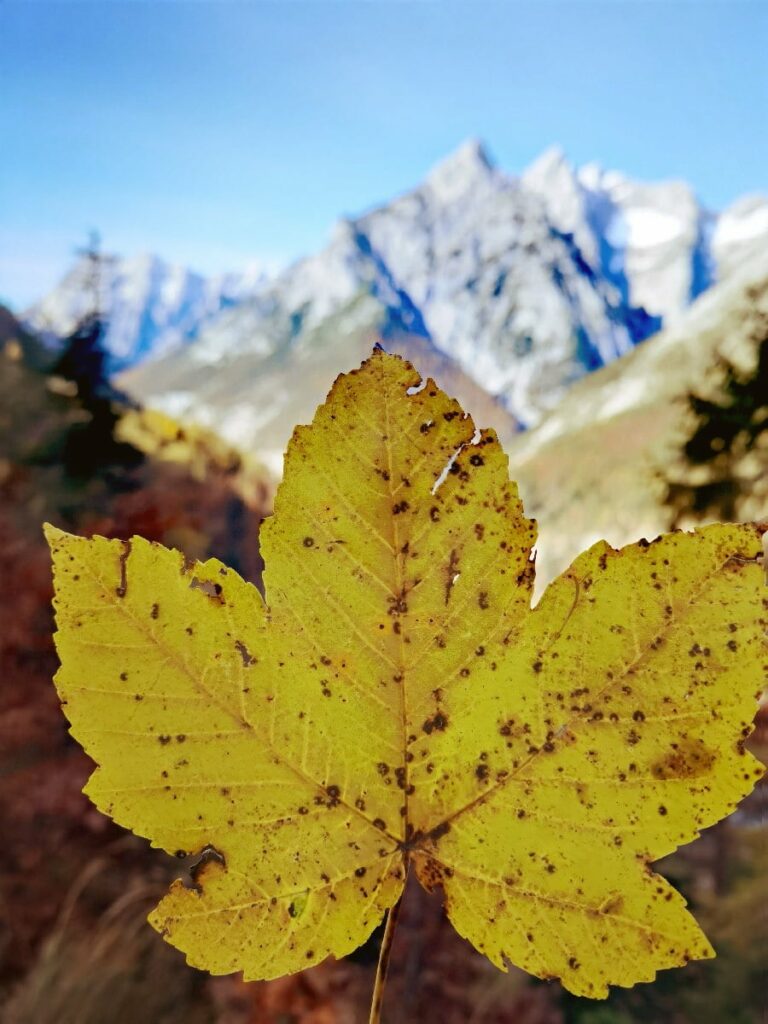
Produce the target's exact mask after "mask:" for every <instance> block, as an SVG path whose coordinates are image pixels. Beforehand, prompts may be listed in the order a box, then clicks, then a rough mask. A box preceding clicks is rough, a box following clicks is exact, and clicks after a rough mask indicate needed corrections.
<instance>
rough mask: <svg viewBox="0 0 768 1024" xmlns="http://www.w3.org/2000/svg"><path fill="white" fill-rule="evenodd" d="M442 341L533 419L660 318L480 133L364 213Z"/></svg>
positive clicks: (365, 227)
mask: <svg viewBox="0 0 768 1024" xmlns="http://www.w3.org/2000/svg"><path fill="white" fill-rule="evenodd" d="M355 224H356V225H357V228H358V230H359V231H360V233H361V234H363V235H364V236H366V237H367V238H368V239H369V241H370V244H371V246H372V248H373V250H375V251H376V252H377V253H378V254H379V255H380V256H381V258H382V260H383V261H384V263H385V264H386V266H387V267H388V268H389V269H390V271H391V273H392V276H393V278H394V280H395V281H397V282H398V283H399V285H400V286H401V287H402V288H403V289H405V290H407V292H408V294H409V295H410V296H411V298H412V299H413V301H414V303H415V304H416V305H417V306H418V307H419V309H420V310H421V311H422V314H423V317H424V322H425V324H426V326H427V329H428V330H429V332H430V334H431V336H432V338H433V340H434V341H435V344H436V345H437V346H438V347H439V348H441V349H442V350H443V351H444V352H446V353H447V354H449V355H451V356H452V357H453V358H454V359H456V360H457V361H458V362H459V363H460V364H461V366H462V367H463V368H464V370H465V372H466V373H468V374H469V375H470V376H471V377H473V379H474V380H475V381H476V382H477V383H478V384H480V385H481V386H482V387H484V388H485V389H486V390H487V391H489V392H490V393H491V394H493V395H497V396H499V397H501V398H502V399H503V401H504V403H505V404H506V405H507V407H508V408H509V409H510V410H511V411H512V413H513V414H514V415H515V416H516V417H517V418H518V419H519V420H521V421H522V422H524V423H532V422H535V421H536V420H538V418H539V417H540V416H541V415H542V413H543V412H544V411H546V410H547V409H549V408H552V407H553V406H554V405H556V404H557V402H558V401H559V399H560V397H561V396H562V394H563V393H564V391H565V389H566V388H567V387H568V386H569V385H570V384H571V383H572V382H573V381H574V380H576V379H578V378H579V377H580V376H582V375H583V374H584V373H586V372H587V371H589V370H591V369H594V368H595V367H596V366H602V365H603V364H604V363H607V362H610V361H611V360H612V359H615V358H616V357H617V356H619V355H620V354H621V353H623V352H627V351H629V349H631V348H632V347H633V345H634V344H635V343H636V342H637V341H638V340H640V339H641V338H643V337H645V336H647V335H648V334H649V333H651V331H652V329H653V328H655V327H657V326H658V324H656V323H653V322H651V321H650V320H649V319H648V318H645V317H643V316H641V315H640V314H639V313H638V312H637V311H632V310H630V309H629V308H628V307H627V306H626V304H625V303H624V301H623V299H622V297H621V294H620V292H619V291H618V290H617V289H616V288H615V287H613V285H612V284H611V283H610V282H608V281H606V280H605V279H604V278H602V277H601V276H600V275H598V274H596V273H594V271H593V269H592V268H591V266H590V265H589V264H588V263H587V262H586V260H585V259H584V257H583V255H582V253H581V252H580V250H579V249H578V247H577V246H576V245H575V244H574V241H573V239H572V238H570V237H568V236H565V235H564V234H563V233H562V232H560V231H559V230H557V229H554V228H553V227H552V224H551V222H550V220H549V219H548V217H547V211H546V207H545V204H544V202H543V201H542V200H541V199H540V198H539V196H537V195H535V194H534V193H532V192H530V191H529V190H527V189H525V188H523V187H521V185H520V183H519V182H517V181H516V180H514V179H512V178H510V177H508V176H507V175H505V174H503V173H502V172H501V171H499V170H498V169H496V168H495V167H494V166H493V165H492V164H491V162H490V160H489V158H488V156H487V155H486V153H485V151H484V150H483V148H482V146H481V145H480V144H479V143H477V142H470V143H467V144H465V145H464V146H462V147H461V148H460V149H459V150H458V151H457V152H456V153H454V154H453V155H452V156H451V157H449V158H448V159H447V160H446V161H444V162H443V163H441V164H439V165H438V166H437V167H436V168H435V169H434V170H433V171H432V172H431V174H430V175H429V176H428V177H427V179H426V180H425V182H424V184H423V185H421V186H420V187H418V188H417V189H415V190H414V191H412V192H409V193H407V194H406V195H404V196H401V197H400V198H398V199H396V200H395V201H394V202H392V203H389V204H388V205H386V206H382V207H379V208H378V209H375V210H373V211H372V212H370V213H367V214H365V215H363V216H362V217H360V218H358V219H357V220H356V221H355Z"/></svg>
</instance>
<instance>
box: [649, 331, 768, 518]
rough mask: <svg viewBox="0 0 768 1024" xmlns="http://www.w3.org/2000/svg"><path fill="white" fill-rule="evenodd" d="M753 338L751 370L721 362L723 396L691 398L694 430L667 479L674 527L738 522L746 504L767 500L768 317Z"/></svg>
mask: <svg viewBox="0 0 768 1024" xmlns="http://www.w3.org/2000/svg"><path fill="white" fill-rule="evenodd" d="M753 340H754V341H755V342H756V356H757V358H756V363H755V365H754V366H753V368H752V369H751V370H748V371H745V370H743V369H740V368H738V367H736V366H734V365H733V364H732V363H730V362H728V361H727V360H725V359H721V360H720V368H721V369H722V374H723V383H722V386H721V389H720V394H719V395H717V396H715V397H704V396H702V395H698V394H693V393H692V394H689V396H688V408H689V410H690V412H691V414H692V420H693V424H694V426H693V430H692V432H691V434H690V435H689V437H688V439H687V440H686V442H685V444H684V445H683V447H682V451H681V461H680V464H679V465H678V466H676V467H675V469H674V470H673V471H672V472H671V473H670V474H669V475H668V476H667V479H666V481H665V482H666V486H667V491H666V496H665V504H666V505H667V506H668V507H669V509H670V510H671V513H672V525H673V526H679V525H681V524H682V523H684V522H686V521H690V520H702V519H719V520H726V521H729V520H736V519H739V518H740V517H741V516H742V515H744V511H743V509H744V507H745V502H748V501H749V500H750V499H753V498H755V497H756V496H757V495H759V494H766V497H768V323H767V322H765V318H763V320H762V322H761V326H760V334H759V336H758V337H756V338H754V339H753ZM753 504H754V502H753ZM767 511H768V510H767ZM747 514H751V513H747Z"/></svg>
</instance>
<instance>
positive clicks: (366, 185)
mask: <svg viewBox="0 0 768 1024" xmlns="http://www.w3.org/2000/svg"><path fill="white" fill-rule="evenodd" d="M0 38H1V39H2V58H0V60H1V61H2V63H1V64H0V130H1V131H2V136H1V137H2V140H3V147H2V149H3V153H2V159H1V160H0V298H3V299H5V301H9V302H10V303H11V304H12V305H13V306H14V307H15V308H22V307H23V306H24V305H25V304H26V303H28V302H29V301H31V300H32V299H34V298H36V297H37V296H38V295H40V294H42V293H43V292H44V291H45V290H46V289H47V288H49V287H51V286H52V285H53V284H54V283H55V281H56V279H57V278H58V277H59V276H60V274H61V273H62V272H63V271H64V270H65V269H66V266H67V264H68V262H69V261H70V259H71V256H72V252H73V250H74V248H75V247H76V246H77V245H78V244H81V243H82V242H83V241H84V240H85V238H86V234H87V231H88V229H89V228H92V227H97V228H99V230H100V231H101V233H102V235H103V237H104V243H105V246H106V248H107V249H109V250H111V251H117V252H122V253H125V254H130V253H133V252H137V251H143V250H152V251H155V252H158V253H159V254H161V255H163V256H166V257H168V258H170V259H173V260H176V261H178V262H182V263H186V264H189V265H191V266H193V267H195V268H197V269H200V270H203V271H205V272H217V271H222V270H227V269H237V268H239V267H241V266H242V265H244V264H246V263H248V262H250V261H257V262H258V261H265V262H267V263H269V264H272V265H274V264H279V263H282V262H284V261H287V260H288V259H291V258H293V257H296V256H298V255H301V254H302V253H304V252H307V251H311V250H312V249H313V248H316V247H317V246H319V245H321V244H322V243H323V242H324V240H325V238H326V237H327V235H328V233H329V230H330V227H331V225H332V223H333V221H334V219H335V218H336V217H337V216H338V215H339V214H343V213H353V212H356V211H359V210H361V209H364V208H365V207H367V206H370V205H372V204H375V203H376V202H379V201H381V200H384V199H387V198H388V197H390V196H392V195H394V194H395V193H397V192H399V191H402V190H404V189H406V188H408V187H409V186H411V185H414V184H416V183H417V182H418V181H419V180H420V178H421V177H423V175H424V174H425V172H426V171H427V170H428V169H429V167H430V166H431V165H432V164H433V163H434V162H436V161H437V160H439V159H440V158H441V157H442V156H444V155H446V154H447V153H448V152H450V151H451V150H452V149H454V148H455V147H456V146H457V145H458V144H459V143H460V142H461V141H462V140H463V139H465V138H467V137H468V136H479V137H481V138H482V139H484V140H485V141H486V143H487V144H488V147H489V149H490V151H491V153H492V154H493V155H494V156H495V157H496V159H497V161H498V162H499V163H500V164H501V165H502V166H503V167H505V168H506V169H508V170H510V171H516V170H521V169H522V168H523V167H524V166H525V165H526V164H527V163H529V162H530V161H531V160H532V159H533V158H534V157H535V156H536V155H537V154H538V153H539V152H540V151H541V150H543V149H544V148H545V147H547V146H548V145H550V144H552V143H559V144H560V145H562V146H563V147H564V148H565V150H566V152H567V153H568V155H569V156H570V157H571V158H572V159H573V160H574V161H576V162H586V161H589V160H599V161H600V162H602V163H603V164H605V165H606V166H608V167H615V168H618V169H621V170H623V171H625V172H626V173H628V174H630V175H632V176H634V177H637V178H647V179H659V178H668V177H685V178H687V179H688V180H690V181H691V182H692V184H693V185H694V187H695V188H696V189H697V191H698V192H699V194H700V195H701V197H702V198H703V199H704V201H705V202H707V203H708V204H710V205H711V206H713V207H715V208H717V207H722V206H723V205H725V204H726V203H728V202H729V201H731V200H732V199H734V198H736V197H737V196H738V195H740V194H742V193H744V192H748V191H756V190H764V189H765V188H766V186H768V142H767V141H766V140H767V138H768V133H766V130H765V123H764V117H765V110H766V107H767V106H768V79H767V78H766V72H765V70H764V68H765V63H764V62H765V43H766V39H768V3H763V2H762V0H754V2H749V0H727V2H724V3H709V2H707V0H688V2H682V3H674V2H670V0H645V2H631V0H604V2H601V3H588V2H579V0H569V2H561V3H557V2H550V0H536V2H534V0H529V2H523V0H520V2H514V0H506V2H503V0H499V2H492V0H465V2H453V0H413V2H410V0H380V2H375V0H370V2H368V0H347V2H344V0H312V2H299V0H278V2H273V3H268V2H258V0H252V2H250V3H246V2H235V0H230V2H227V0H220V2H215V0H211V2H208V3H206V2H197V3H182V2H171V0H155V2H153V3H151V2H150V3H147V2H138V0H128V2H120V0H97V2H92V3H82V2H76V0H59V2H56V3H46V2H44V0H5V2H3V3H0Z"/></svg>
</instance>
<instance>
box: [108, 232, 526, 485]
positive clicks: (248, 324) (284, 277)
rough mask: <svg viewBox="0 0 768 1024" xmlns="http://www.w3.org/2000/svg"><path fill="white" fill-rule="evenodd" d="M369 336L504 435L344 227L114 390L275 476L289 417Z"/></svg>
mask: <svg viewBox="0 0 768 1024" xmlns="http://www.w3.org/2000/svg"><path fill="white" fill-rule="evenodd" d="M377 341H379V342H382V343H383V344H384V345H385V346H386V347H387V348H389V349H391V350H393V351H397V352H400V353H401V354H402V355H404V356H406V357H407V358H410V359H412V360H414V361H416V363H417V364H418V366H419V369H420V370H421V371H422V372H423V373H425V374H432V375H433V376H435V377H437V378H438V379H439V380H440V381H441V383H443V384H444V385H445V386H447V387H448V388H449V389H450V391H451V394H455V395H456V396H457V397H458V398H459V400H460V401H462V403H463V404H464V405H465V407H466V408H467V409H468V410H470V411H471V412H474V413H476V414H478V415H479V416H480V418H481V419H482V422H483V423H486V424H488V425H489V426H493V427H495V428H496V430H497V431H498V433H499V435H500V436H502V437H504V438H509V437H510V436H511V435H512V434H513V433H515V431H516V429H517V424H516V422H515V420H514V419H513V417H512V416H511V415H510V413H509V412H508V411H507V410H506V409H504V408H503V407H502V406H501V405H500V404H499V403H497V402H496V401H495V400H494V399H493V398H492V397H491V396H490V395H489V394H488V393H487V392H486V391H485V390H484V389H483V388H482V387H480V386H478V385H477V384H476V383H475V382H474V380H473V379H472V378H471V376H470V375H468V374H466V373H464V372H463V370H462V368H461V367H460V366H459V364H458V363H457V362H456V360H454V359H452V358H451V356H450V355H447V354H446V353H444V352H443V351H441V350H440V349H439V348H438V347H437V346H436V345H435V343H434V341H433V340H432V339H431V338H430V336H429V332H428V331H427V328H426V326H425V324H424V321H423V319H422V316H421V313H420V312H419V310H418V309H417V308H416V306H415V305H414V304H413V302H412V301H411V299H410V298H409V296H408V295H407V294H406V293H404V292H403V291H402V290H400V289H399V288H398V287H397V286H396V284H395V283H394V282H393V280H392V276H391V274H390V272H389V270H388V269H387V267H386V266H385V265H384V264H383V263H382V261H381V259H380V257H379V256H378V255H377V254H376V253H375V252H374V251H372V249H371V247H370V243H369V242H368V240H367V238H366V237H365V236H363V235H361V234H360V233H359V232H358V231H357V230H356V228H355V227H354V225H353V224H351V223H350V222H348V221H342V222H341V223H340V224H339V225H338V226H337V228H336V230H335V231H334V236H333V238H332V240H331V242H330V244H329V245H328V246H327V248H326V249H324V250H323V251H322V252H321V253H319V254H317V255H315V256H311V257H308V258H307V259H305V260H301V261H300V262H299V263H297V264H295V265H294V266H293V267H291V268H289V270H287V271H285V272H284V273H283V274H281V275H279V276H278V277H277V278H276V279H275V280H274V281H273V282H271V283H270V284H269V285H268V286H266V287H265V288H264V289H262V290H260V291H259V292H258V294H256V295H254V296H252V297H251V298H250V299H248V300H246V301H244V302H242V303H240V304H238V305H237V306H234V307H232V308H231V309H229V310H227V311H226V312H225V313H223V314H222V315H221V316H219V317H218V318H216V319H215V320H214V321H213V322H211V323H210V324H209V325H208V326H206V327H205V328H204V329H203V330H202V331H201V333H200V335H199V337H198V339H197V340H196V341H195V342H194V343H193V344H191V345H188V346H185V347H184V348H182V349H178V350H175V351H173V352H170V353H168V354H167V355H166V356H165V357H162V358H158V359H155V360H153V361H151V362H145V363H143V364H141V365H139V366H137V367H136V368H135V369H133V370H131V371H129V372H128V373H125V374H123V375H121V377H120V386H121V387H122V388H124V389H126V390H127V391H128V392H130V393H131V394H133V395H135V396H136V397H138V398H140V399H141V400H142V401H145V402H146V403H147V404H150V405H152V406H155V407H157V408H161V409H163V410H164V411H165V412H167V413H168V414H170V415H171V416H174V417H176V418H180V419H194V420H196V421H197V422H199V423H202V424H203V425H204V426H210V427H211V428H213V429H215V430H216V432H217V433H219V434H221V435H222V436H223V437H225V438H226V439H228V440H230V441H232V442H233V443H236V444H239V445H241V446H247V447H249V448H252V449H253V450H255V451H257V452H258V455H259V458H260V459H261V460H262V461H263V462H265V463H266V464H267V465H269V466H270V467H272V468H274V469H275V470H276V471H277V472H279V468H280V465H281V460H282V453H283V451H284V449H285V445H286V443H287V441H288V439H289V437H290V435H291V431H292V430H293V427H294V425H295V424H296V423H301V422H303V421H305V420H307V419H311V417H312V414H313V413H314V410H315V408H316V406H317V405H318V404H319V403H320V402H321V401H322V400H323V399H324V398H325V395H326V392H327V390H328V385H329V382H330V381H332V380H333V378H334V377H335V376H336V374H337V373H338V372H339V371H340V370H342V369H348V368H350V367H351V366H353V365H354V364H355V363H359V362H360V361H361V360H362V359H364V358H365V357H366V356H367V355H369V354H370V351H371V347H372V346H373V344H374V343H376V342H377Z"/></svg>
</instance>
